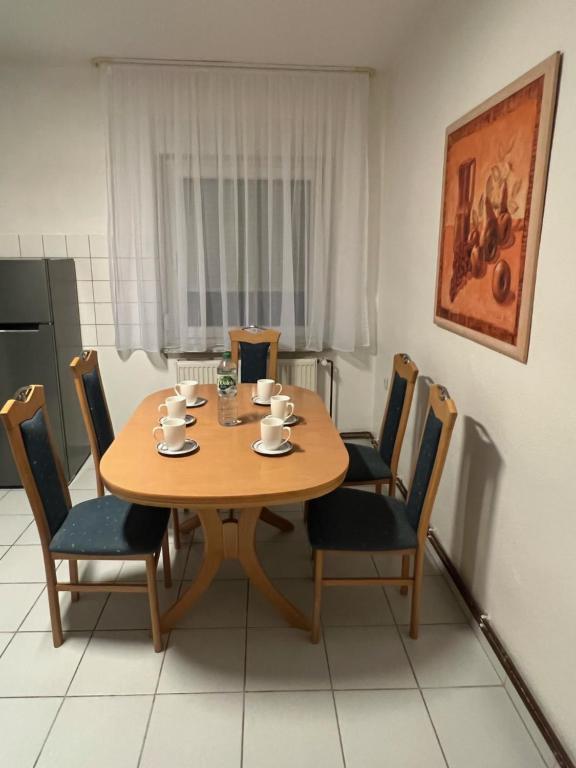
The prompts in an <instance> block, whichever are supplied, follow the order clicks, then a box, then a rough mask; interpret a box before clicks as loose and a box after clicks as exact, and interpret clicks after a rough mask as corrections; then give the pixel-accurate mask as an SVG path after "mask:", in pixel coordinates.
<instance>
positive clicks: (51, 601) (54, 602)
mask: <svg viewBox="0 0 576 768" xmlns="http://www.w3.org/2000/svg"><path fill="white" fill-rule="evenodd" d="M44 565H45V568H46V591H47V593H48V607H49V608H50V623H51V624H52V642H53V643H54V648H59V647H60V646H61V645H62V643H63V642H64V635H63V633H62V618H61V616H60V601H59V599H58V592H57V590H56V568H55V566H54V560H52V558H51V557H50V555H45V556H44Z"/></svg>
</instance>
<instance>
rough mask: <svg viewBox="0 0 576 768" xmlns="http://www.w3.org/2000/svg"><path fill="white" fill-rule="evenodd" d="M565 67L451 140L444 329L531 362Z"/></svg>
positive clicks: (471, 118)
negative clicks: (545, 212)
mask: <svg viewBox="0 0 576 768" xmlns="http://www.w3.org/2000/svg"><path fill="white" fill-rule="evenodd" d="M559 57H560V55H559V54H555V55H554V56H552V57H550V58H549V59H547V60H546V61H545V62H543V64H541V65H539V66H538V67H536V68H535V69H533V70H531V71H530V72H529V73H527V74H526V75H524V76H523V77H522V78H519V80H517V81H516V82H515V83H512V85H510V86H508V87H507V88H505V89H504V90H503V91H501V92H500V93H498V94H496V96H494V97H493V98H492V99H489V100H488V101H487V102H484V104H482V105H480V106H479V107H478V108H477V109H475V110H473V112H471V113H469V114H468V115H466V116H465V117H463V118H462V119H460V120H458V121H457V122H456V123H454V124H453V125H451V126H450V127H449V128H448V130H447V132H446V157H445V165H444V193H443V204H442V223H441V231H440V248H439V258H438V277H437V288H436V311H435V322H436V323H437V324H438V325H440V326H442V327H444V328H447V329H449V330H452V331H455V332H456V333H460V334H461V335H464V336H468V337H469V338H472V339H474V340H475V341H479V342H480V343H482V344H485V345H487V346H490V347H493V348H494V349H497V350H499V351H501V352H504V353H505V354H508V355H511V356H512V357H515V358H516V359H518V360H522V361H523V362H525V361H526V359H527V356H528V342H529V334H530V319H531V314H532V301H533V294H534V281H535V277H536V260H537V253H538V245H539V239H540V228H541V222H542V213H543V206H544V191H545V184H546V173H547V168H548V159H549V152H550V144H551V137H552V122H553V113H554V104H555V98H556V86H557V77H558V68H559V67H558V64H559Z"/></svg>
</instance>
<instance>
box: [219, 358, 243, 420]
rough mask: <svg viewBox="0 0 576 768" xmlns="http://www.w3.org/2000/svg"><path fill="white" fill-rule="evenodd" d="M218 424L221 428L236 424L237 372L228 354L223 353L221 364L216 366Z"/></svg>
mask: <svg viewBox="0 0 576 768" xmlns="http://www.w3.org/2000/svg"><path fill="white" fill-rule="evenodd" d="M216 374H217V382H218V384H217V387H218V423H219V424H221V425H222V426H223V427H233V426H234V425H235V424H238V402H237V397H236V396H237V393H238V387H237V382H238V372H237V369H236V366H235V365H234V363H233V362H232V359H231V357H230V352H224V354H223V355H222V362H221V363H220V365H219V366H218V370H217V372H216Z"/></svg>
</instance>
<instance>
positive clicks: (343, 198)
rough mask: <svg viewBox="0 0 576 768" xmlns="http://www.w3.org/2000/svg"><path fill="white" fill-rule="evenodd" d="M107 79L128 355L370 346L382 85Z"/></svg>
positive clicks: (311, 75) (144, 76) (211, 76)
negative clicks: (241, 337) (243, 339)
mask: <svg viewBox="0 0 576 768" xmlns="http://www.w3.org/2000/svg"><path fill="white" fill-rule="evenodd" d="M101 71H102V73H103V75H104V78H105V89H106V94H107V104H108V131H107V136H108V153H107V157H108V177H109V184H108V190H109V222H110V244H111V264H112V289H113V302H114V307H115V324H116V339H117V346H118V349H120V350H124V351H131V350H134V349H145V350H147V351H150V352H158V351H163V350H164V351H165V350H168V351H171V352H180V351H183V352H204V351H206V350H211V349H214V347H215V346H221V345H223V344H226V343H227V341H228V329H229V328H230V327H232V326H243V325H249V324H258V325H262V326H267V327H273V328H275V329H277V330H279V331H280V332H281V334H282V336H281V339H280V345H281V347H282V348H283V349H289V350H296V349H298V350H315V351H318V350H322V349H336V350H341V351H347V352H350V351H353V350H355V349H358V348H359V347H363V346H366V345H367V344H368V342H369V338H368V336H369V334H368V311H367V305H368V302H367V250H368V249H367V211H368V179H367V146H368V140H367V135H368V130H367V126H368V94H369V87H368V76H367V75H366V74H362V73H356V72H354V73H352V72H307V71H302V72H294V71H261V70H257V69H255V70H252V69H251V70H246V69H245V70H234V69H226V70H223V69H218V68H215V67H214V68H211V67H202V68H198V67H183V66H179V67H172V66H169V65H166V66H158V67H156V66H152V65H148V66H140V65H137V64H125V65H123V64H109V65H106V66H105V67H103V68H102V70H101ZM124 264H127V265H128V267H129V271H130V274H133V275H135V276H136V277H135V280H132V283H131V285H130V287H129V286H128V285H127V283H126V280H123V279H122V275H123V274H124V273H125V272H126V269H124V267H123V265H124Z"/></svg>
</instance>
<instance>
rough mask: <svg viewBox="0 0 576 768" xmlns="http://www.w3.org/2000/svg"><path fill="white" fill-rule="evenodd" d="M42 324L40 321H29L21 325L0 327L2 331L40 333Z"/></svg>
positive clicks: (0, 331)
mask: <svg viewBox="0 0 576 768" xmlns="http://www.w3.org/2000/svg"><path fill="white" fill-rule="evenodd" d="M39 331H40V325H39V324H38V323H29V324H28V325H21V326H14V325H13V326H5V327H4V328H0V333H38V332H39Z"/></svg>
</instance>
